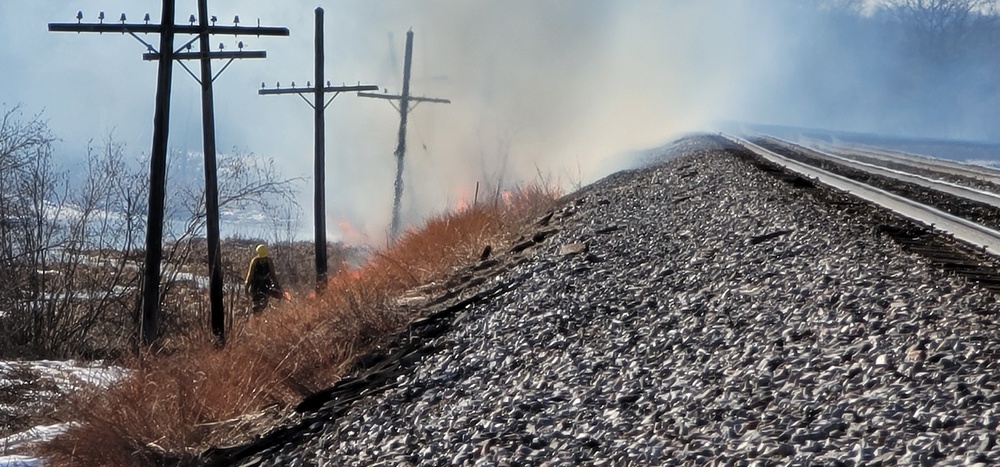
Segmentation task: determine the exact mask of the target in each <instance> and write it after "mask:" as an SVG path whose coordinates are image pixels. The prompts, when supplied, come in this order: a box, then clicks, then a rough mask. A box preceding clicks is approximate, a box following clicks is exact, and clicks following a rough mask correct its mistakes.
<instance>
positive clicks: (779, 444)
mask: <svg viewBox="0 0 1000 467" xmlns="http://www.w3.org/2000/svg"><path fill="white" fill-rule="evenodd" d="M801 182H802V181H801V180H798V181H796V180H792V179H788V178H787V177H782V176H781V175H780V174H775V173H769V172H765V171H761V170H760V169H759V168H758V167H756V166H755V165H754V164H752V163H751V162H750V161H749V160H748V159H747V158H746V156H745V155H740V154H737V153H736V152H734V151H733V150H730V149H727V148H725V147H723V146H722V143H720V142H719V141H718V140H717V139H714V138H712V137H707V136H697V137H689V138H685V139H682V140H680V141H678V142H676V143H674V144H673V145H671V146H669V147H667V148H665V149H664V151H663V156H662V158H661V160H660V161H658V162H656V163H655V164H654V165H651V166H650V167H649V168H646V169H642V170H636V171H631V172H623V173H619V174H615V175H613V176H611V177H608V178H606V179H604V180H602V181H600V182H597V183H595V184H594V185H591V186H589V187H587V188H585V189H583V190H581V191H580V192H579V193H577V194H574V195H572V196H571V197H569V198H568V199H567V201H566V203H565V205H563V206H562V207H561V208H560V210H559V211H557V212H556V213H554V215H553V216H552V218H551V219H550V220H548V221H547V222H546V223H545V224H546V225H544V226H539V227H537V230H538V231H539V232H545V235H542V236H541V237H538V238H537V239H538V240H540V241H537V242H534V244H533V245H531V246H529V247H526V248H524V249H523V250H522V251H519V252H518V253H516V254H515V253H503V254H502V256H501V258H498V259H501V260H502V261H504V262H506V264H508V265H509V266H508V267H506V268H503V269H499V270H498V272H497V273H496V274H495V275H492V276H490V277H489V278H488V279H487V280H486V282H485V283H483V284H481V285H478V287H479V288H481V289H483V290H486V289H489V288H490V287H494V288H496V287H497V285H498V284H507V285H506V286H505V287H502V288H499V289H497V290H500V292H497V293H493V294H491V295H489V298H487V299H483V300H478V301H475V302H471V303H469V304H468V305H467V306H465V307H464V308H463V309H461V310H460V312H459V313H458V314H456V315H455V316H454V319H453V320H452V321H450V322H449V327H448V329H447V331H446V332H443V333H440V335H437V336H436V337H433V338H430V339H427V342H426V344H427V346H428V348H432V349H433V351H432V352H429V353H427V355H425V356H423V357H422V358H421V359H419V360H416V361H413V362H411V364H410V365H409V367H408V368H409V369H408V370H407V371H405V372H402V374H399V375H398V376H396V377H395V378H394V379H391V380H389V381H386V382H385V383H384V384H383V388H382V389H381V390H379V391H376V392H373V393H372V394H370V395H368V396H365V397H361V398H359V399H358V400H356V401H353V402H352V403H351V404H350V406H349V407H348V408H346V409H342V410H339V411H337V412H336V413H334V412H332V411H330V410H328V409H324V408H317V409H314V411H313V413H311V415H310V417H311V418H310V420H311V422H310V423H308V424H304V425H303V426H302V427H301V430H300V432H299V433H298V434H296V435H294V436H291V437H290V438H289V437H286V438H283V439H284V441H282V443H283V444H281V445H276V446H270V447H268V448H266V449H264V448H261V449H257V450H256V453H255V454H250V455H249V456H246V457H244V458H243V459H242V460H241V462H242V463H243V464H244V465H337V466H341V465H483V466H489V465H567V464H586V465H649V464H654V465H671V464H694V463H699V464H700V463H708V462H719V463H722V464H728V463H733V464H735V465H741V464H743V465H749V464H751V463H756V462H760V461H766V462H774V463H780V464H785V463H796V464H829V465H838V464H847V465H853V464H857V465H860V464H873V463H879V462H885V463H889V462H892V463H897V462H898V463H906V464H930V463H938V464H941V463H944V464H947V463H954V464H966V463H977V462H982V463H994V462H997V461H998V460H1000V446H998V445H997V442H996V435H995V430H996V428H997V424H998V422H1000V410H998V408H997V407H998V405H997V403H998V402H1000V391H998V381H1000V375H998V371H997V370H998V364H997V359H998V358H997V357H998V356H1000V337H998V325H997V323H996V316H997V315H996V313H997V310H998V306H997V304H996V303H995V299H994V296H993V294H992V293H990V292H988V291H986V290H985V289H982V288H980V287H979V286H977V285H976V284H974V283H972V282H970V281H969V280H967V279H965V278H962V277H959V276H955V275H952V274H949V273H947V272H945V271H942V270H939V269H936V268H935V267H933V266H932V265H931V264H930V263H929V262H928V261H926V260H924V259H923V258H921V257H920V256H916V255H913V254H910V253H907V252H905V251H903V249H902V248H901V247H900V246H899V245H897V244H896V243H894V242H893V240H892V239H891V238H889V237H887V236H884V235H881V234H880V233H879V231H880V230H879V226H880V225H886V224H898V223H900V222H901V221H899V220H897V219H894V218H891V217H890V216H888V215H886V214H885V213H882V212H881V211H878V210H876V209H874V208H871V207H868V206H866V205H862V204H859V203H857V202H855V201H853V200H852V199H851V198H849V197H847V196H845V195H843V194H839V193H832V192H829V191H827V190H824V189H821V188H817V187H813V186H810V184H808V183H801ZM529 235H530V233H529ZM529 243H530V242H529ZM324 410H327V412H324Z"/></svg>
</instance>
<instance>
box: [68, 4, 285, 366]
mask: <svg viewBox="0 0 1000 467" xmlns="http://www.w3.org/2000/svg"><path fill="white" fill-rule="evenodd" d="M174 4H175V0H163V8H162V12H161V15H160V20H161V24H149V14H146V16H145V18H144V19H143V23H127V22H126V21H127V20H126V17H125V14H124V13H122V15H121V18H120V19H119V23H118V24H114V23H104V12H101V13H100V15H99V16H98V18H99V19H100V22H99V23H83V22H82V19H83V13H82V12H78V13H77V16H76V18H77V22H76V23H49V31H51V32H77V33H80V32H96V33H101V34H103V33H106V32H107V33H115V32H117V33H121V34H128V35H130V36H132V37H133V38H135V39H136V40H138V41H139V42H141V43H142V44H143V45H145V46H146V49H147V52H148V53H147V54H144V55H143V58H144V59H146V60H157V61H158V62H159V63H158V73H157V79H156V103H155V110H154V113H153V141H152V150H151V151H150V161H149V207H148V211H147V213H146V216H147V222H146V256H145V259H144V264H143V279H142V316H141V318H140V321H139V335H140V339H141V342H142V344H143V345H146V346H148V345H151V344H152V343H153V342H154V341H155V340H156V337H157V336H158V324H159V314H160V262H161V261H162V260H163V211H164V198H165V195H166V173H167V162H166V160H167V135H168V133H169V122H170V89H171V81H172V72H173V66H172V65H173V60H174V59H175V58H176V59H183V58H199V59H203V60H207V59H210V58H226V57H220V56H216V55H214V54H211V53H208V49H207V47H206V46H203V48H202V50H201V52H199V53H198V54H186V53H183V52H180V51H179V50H178V51H174V36H175V35H177V34H190V35H195V36H196V37H195V39H192V40H191V41H190V42H188V44H185V46H184V47H187V46H188V45H190V44H191V43H193V42H194V41H195V40H198V39H201V40H202V44H207V38H208V36H209V35H210V34H230V35H239V34H243V35H256V36H287V35H288V29H287V28H274V27H261V26H260V25H258V26H256V27H240V26H239V17H236V19H235V20H234V25H233V26H216V25H215V24H214V21H213V24H212V25H211V26H209V25H207V24H205V23H204V21H205V20H206V16H207V10H208V6H207V0H199V14H200V15H201V16H202V23H201V24H199V25H198V26H195V25H194V21H193V20H192V21H191V24H189V25H183V24H174V14H175V7H174ZM202 7H204V8H202ZM150 33H152V34H159V35H160V48H159V51H157V49H156V48H154V47H153V46H152V44H150V43H148V42H146V41H144V40H143V39H142V38H140V37H139V36H138V35H137V34H150ZM184 47H182V48H184ZM187 55H196V56H190V57H189V56H187ZM185 69H187V68H186V67H185ZM202 71H203V72H204V71H205V68H204V63H203V69H202ZM188 73H191V71H190V70H188ZM208 75H209V76H211V67H210V66H209V67H208ZM192 76H193V74H192ZM208 84H209V88H208V93H207V98H208V99H209V100H211V80H208ZM203 86H204V82H203ZM203 89H204V88H203ZM205 98H206V96H205V94H204V92H203V104H204V103H205V100H204V99H205ZM211 109H212V107H211V106H209V107H208V112H209V113H212V110H211ZM204 111H205V109H204V107H203V112H204ZM211 123H212V127H211V132H212V136H211V137H210V138H209V140H208V141H206V143H205V144H206V148H207V147H208V144H211V145H212V148H213V150H212V161H211V164H209V161H208V159H207V158H208V150H207V149H206V163H205V167H206V198H207V197H209V196H213V197H214V198H215V206H210V205H211V201H209V200H206V204H208V205H209V206H206V211H207V212H206V214H208V213H210V212H211V211H212V210H214V211H215V215H216V221H215V226H214V231H215V237H216V241H217V240H218V197H217V193H218V192H217V189H216V187H215V177H214V175H215V160H214V155H215V152H214V145H215V137H214V132H215V130H214V115H213V116H212V119H211ZM208 131H209V130H208V129H207V128H206V129H205V132H206V133H207V132H208ZM209 165H211V172H212V173H211V176H210V174H209V173H208V172H209ZM210 178H211V180H210ZM210 183H211V185H212V187H211V189H209V187H208V185H209V184H210ZM209 192H212V194H209ZM212 229H213V227H209V235H212ZM214 250H215V253H216V256H215V258H214V260H213V259H212V251H213V249H212V248H211V247H210V248H209V258H210V259H209V271H210V281H211V280H213V279H216V280H218V282H216V286H217V287H218V288H219V292H221V290H222V289H221V284H222V282H221V268H219V267H218V266H219V258H218V256H217V255H218V252H219V249H218V246H216V248H215V249H214ZM213 261H214V262H213ZM213 266H214V268H213ZM216 274H218V275H219V277H218V278H215V275H216ZM210 294H212V297H211V298H212V306H213V308H212V328H213V332H216V331H218V332H217V335H218V333H222V334H223V335H224V325H222V327H219V328H217V327H216V321H217V318H216V316H215V314H216V311H217V310H216V303H215V302H216V300H215V297H214V291H213V292H210ZM221 297H222V296H221V293H219V297H218V304H219V305H220V307H219V311H220V312H221V304H222V299H221ZM219 316H220V317H221V316H224V314H223V313H220V315H219Z"/></svg>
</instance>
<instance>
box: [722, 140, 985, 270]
mask: <svg viewBox="0 0 1000 467" xmlns="http://www.w3.org/2000/svg"><path fill="white" fill-rule="evenodd" d="M721 136H722V137H723V138H725V139H726V140H728V141H730V142H731V143H733V144H736V145H738V146H741V147H743V148H746V149H747V150H749V151H751V152H753V153H754V154H756V155H758V156H759V157H761V158H763V159H765V160H767V161H769V162H771V163H773V164H775V165H778V166H781V167H784V168H785V170H788V171H790V172H793V173H795V174H797V175H799V176H802V177H805V178H807V179H810V180H813V181H814V182H817V183H820V184H822V185H825V186H828V187H831V188H834V189H836V190H840V191H844V192H846V193H848V194H850V195H852V196H854V197H856V198H860V199H862V200H864V201H865V202H868V203H871V204H874V205H877V206H880V207H882V208H884V209H886V210H888V211H890V212H893V213H894V214H896V215H898V216H901V217H904V218H906V219H909V220H911V221H913V222H916V223H918V224H923V225H925V226H929V227H930V228H932V229H933V230H935V231H938V232H940V233H943V234H945V235H948V236H950V237H952V238H954V239H955V240H958V241H960V242H962V243H965V244H968V245H970V246H973V247H975V248H977V249H984V251H985V252H986V253H988V254H989V255H991V256H994V257H997V258H1000V231H997V230H994V229H991V228H989V227H986V226H983V225H980V224H977V223H975V222H972V221H969V220H967V219H962V218H960V217H958V216H955V215H952V214H948V213H946V212H944V211H941V210H939V209H937V208H933V207H930V206H927V205H925V204H921V203H918V202H916V201H913V200H910V199H908V198H905V197H902V196H899V195H896V194H893V193H889V192H888V191H885V190H882V189H879V188H875V187H872V186H870V185H867V184H865V183H862V182H858V181H856V180H851V179H849V178H847V177H843V176H841V175H837V174H834V173H831V172H828V171H826V170H823V169H820V168H817V167H813V166H811V165H808V164H805V163H802V162H799V161H796V160H794V159H790V158H788V157H785V156H782V155H779V154H777V153H775V152H773V151H770V150H768V149H766V148H764V147H761V146H759V145H757V144H754V143H752V142H750V141H748V140H746V139H743V138H739V137H736V136H733V135H728V134H721Z"/></svg>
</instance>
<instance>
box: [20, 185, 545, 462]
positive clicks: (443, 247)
mask: <svg viewBox="0 0 1000 467" xmlns="http://www.w3.org/2000/svg"><path fill="white" fill-rule="evenodd" d="M554 200H555V197H554V196H553V195H552V192H551V191H550V190H545V189H543V188H540V187H528V188H525V189H521V190H518V191H516V192H513V193H509V194H505V196H504V197H503V199H498V200H497V201H496V202H492V203H479V204H476V205H473V206H471V207H469V208H467V209H464V210H462V211H459V212H455V213H448V214H443V215H441V216H438V217H436V218H433V219H431V220H429V221H427V223H426V224H425V225H424V227H423V228H421V229H412V230H409V231H407V232H406V233H405V234H404V235H403V236H402V237H401V238H400V239H399V240H398V241H397V242H396V243H395V244H393V245H392V246H390V247H388V248H386V249H385V250H383V251H379V252H376V253H374V254H372V255H370V257H369V258H368V260H367V261H366V262H365V263H364V264H362V265H361V266H359V267H357V268H341V269H339V270H338V272H337V273H335V274H334V275H333V277H331V278H330V279H329V282H328V284H327V286H326V289H325V291H324V292H323V293H322V294H320V295H318V296H317V295H315V294H310V295H309V296H306V297H304V298H303V299H301V300H299V301H298V302H297V303H295V304H294V306H290V305H288V304H283V305H282V306H275V307H273V308H272V309H269V310H267V311H265V312H264V313H260V314H258V315H252V316H249V317H245V318H240V319H242V320H243V321H241V322H239V323H235V324H234V326H232V329H233V330H234V333H233V334H232V336H231V337H230V338H229V340H228V342H227V344H226V346H225V347H224V348H221V349H217V348H215V347H214V346H213V345H211V344H209V342H210V339H209V336H208V333H207V331H206V330H201V331H194V332H193V334H191V335H189V336H186V337H184V338H179V339H177V340H176V342H179V343H181V345H180V346H179V347H180V348H179V350H177V351H176V352H174V353H171V354H169V355H150V354H144V355H140V356H137V357H134V358H133V359H132V360H131V361H129V362H127V366H128V367H129V368H130V370H129V371H130V372H129V374H128V376H127V377H126V378H124V379H123V380H122V381H120V382H119V383H117V384H116V385H114V386H112V387H110V388H108V389H106V390H103V391H92V392H89V393H81V394H79V395H77V396H75V399H74V403H73V406H74V408H75V421H76V423H75V424H74V425H73V426H71V428H69V429H68V430H67V431H66V432H65V434H63V435H62V436H60V437H58V438H56V439H55V440H53V441H52V442H49V443H47V444H45V445H43V446H42V447H41V448H40V454H41V455H43V456H44V457H46V458H47V461H48V462H51V465H149V464H165V463H167V464H169V463H186V462H188V461H192V460H193V459H194V456H195V455H196V454H197V453H199V452H201V451H202V450H204V449H206V448H208V447H211V446H218V445H227V444H232V443H237V442H241V441H246V440H248V439H250V438H251V437H252V436H253V435H254V434H260V433H261V432H262V431H263V430H265V429H266V428H268V427H270V426H272V425H273V424H274V423H277V422H278V418H277V417H278V413H277V412H278V410H275V409H274V407H286V408H287V407H289V406H291V405H293V404H295V403H297V402H298V401H299V400H301V398H302V397H303V396H306V395H308V394H310V393H312V392H314V391H317V390H319V389H322V388H324V387H327V386H329V385H330V384H331V383H333V382H334V381H336V380H337V379H339V378H340V377H342V376H344V374H345V372H347V371H348V370H349V368H350V367H351V364H352V363H353V361H354V360H355V359H356V358H357V357H358V356H359V355H361V354H363V353H365V352H368V351H371V350H372V349H373V348H374V347H375V346H376V345H378V344H379V343H380V342H384V341H385V340H386V339H387V338H388V337H389V336H391V335H392V334H394V333H396V332H398V331H399V330H400V329H402V328H403V327H404V326H405V325H406V323H408V322H409V321H410V320H412V319H414V318H416V317H417V316H415V315H414V314H413V313H414V312H413V311H407V310H405V309H402V308H400V307H397V306H395V305H394V301H395V300H396V299H397V298H398V297H400V296H401V295H402V294H403V293H404V292H405V291H407V290H410V289H412V288H414V287H416V286H419V285H422V284H426V283H429V282H431V281H443V280H444V279H446V278H447V277H448V275H449V274H451V273H452V272H453V271H454V270H455V268H456V267H459V266H462V265H466V264H469V263H471V262H473V261H475V260H476V259H478V256H479V252H480V251H482V249H483V247H484V246H485V245H489V244H493V245H499V244H501V243H502V242H510V241H512V240H513V239H514V238H515V237H516V236H517V235H518V234H519V233H521V232H518V229H519V228H520V227H521V226H524V225H526V224H527V223H529V222H530V221H532V220H534V219H535V218H537V217H538V216H539V215H541V214H542V213H544V212H545V211H546V210H549V209H551V207H552V206H553V204H554ZM268 413H271V416H268V415H267V414H268ZM249 421H252V422H249Z"/></svg>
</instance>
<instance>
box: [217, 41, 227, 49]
mask: <svg viewBox="0 0 1000 467" xmlns="http://www.w3.org/2000/svg"><path fill="white" fill-rule="evenodd" d="M225 48H226V44H223V43H222V42H219V50H222V49H225Z"/></svg>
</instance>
